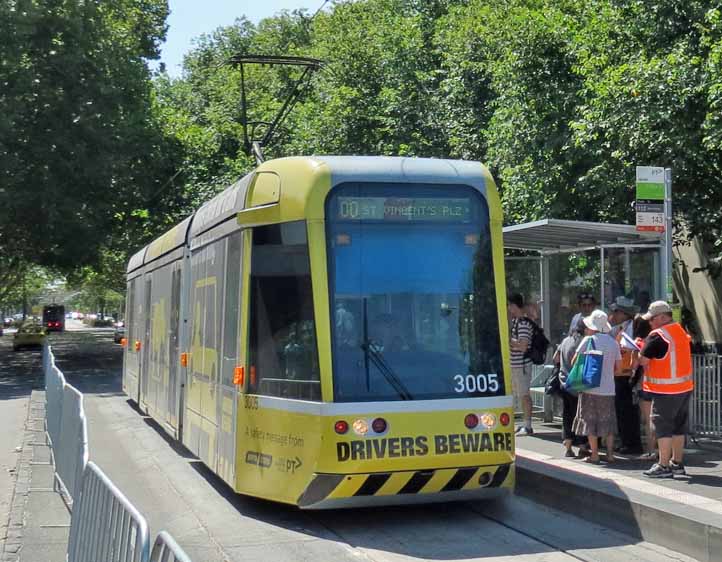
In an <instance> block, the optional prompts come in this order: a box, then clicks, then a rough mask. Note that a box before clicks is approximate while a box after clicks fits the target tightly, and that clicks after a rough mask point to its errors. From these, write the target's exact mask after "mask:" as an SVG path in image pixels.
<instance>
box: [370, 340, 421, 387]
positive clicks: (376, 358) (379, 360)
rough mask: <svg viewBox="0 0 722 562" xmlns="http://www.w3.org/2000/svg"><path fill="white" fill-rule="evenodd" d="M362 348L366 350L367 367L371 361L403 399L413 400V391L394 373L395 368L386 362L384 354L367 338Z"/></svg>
mask: <svg viewBox="0 0 722 562" xmlns="http://www.w3.org/2000/svg"><path fill="white" fill-rule="evenodd" d="M361 349H363V351H364V359H365V361H366V365H367V367H366V368H367V369H368V361H371V363H373V365H374V367H376V368H377V369H378V371H379V373H381V374H382V375H383V376H384V378H385V379H386V380H387V381H388V383H389V384H390V385H391V386H392V387H393V388H394V390H395V391H396V392H397V393H398V395H399V396H400V397H401V398H402V399H403V400H413V397H412V396H411V393H410V392H409V391H408V389H407V388H406V387H405V386H404V383H402V382H401V379H399V377H398V376H397V375H396V373H394V370H393V369H392V368H391V367H390V366H389V364H388V363H387V362H386V359H385V358H384V356H383V355H382V354H381V353H380V352H378V351H377V350H376V349H374V346H373V344H372V343H371V342H370V341H369V340H366V341H365V342H364V343H362V344H361Z"/></svg>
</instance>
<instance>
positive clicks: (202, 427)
mask: <svg viewBox="0 0 722 562" xmlns="http://www.w3.org/2000/svg"><path fill="white" fill-rule="evenodd" d="M501 226H502V217H501V207H500V202H499V198H498V195H497V191H496V187H495V185H494V182H493V180H492V178H491V176H490V174H489V172H488V171H487V170H486V169H485V168H484V167H483V166H482V165H481V164H479V163H477V162H463V161H450V160H428V159H409V158H384V157H342V156H337V157H308V158H300V157H299V158H284V159H279V160H274V161H269V162H266V163H264V164H262V165H260V166H259V167H258V168H257V169H256V170H255V171H254V172H252V173H251V174H249V175H247V176H245V177H244V178H242V179H241V180H240V181H238V182H237V183H236V184H234V185H232V186H231V187H229V188H228V189H227V190H225V191H224V192H222V193H220V194H219V195H218V196H216V197H215V198H213V199H212V200H211V201H209V202H208V203H206V204H205V205H203V206H202V207H200V208H199V209H198V210H197V211H196V212H195V213H194V214H193V215H192V216H190V217H188V218H187V219H186V220H184V221H183V222H181V223H180V224H178V225H177V226H176V227H174V228H173V229H171V230H170V231H169V232H167V233H166V234H164V235H163V236H161V237H160V238H158V239H157V240H155V241H154V242H152V243H151V244H149V245H148V246H147V247H146V248H143V249H142V250H141V251H140V252H138V253H137V254H135V255H134V256H133V257H132V258H131V260H130V262H129V264H128V296H127V303H128V304H127V311H126V324H127V332H126V336H127V340H128V341H127V346H126V349H125V355H124V365H123V390H124V391H125V392H126V393H127V394H128V396H129V397H130V398H131V399H132V400H134V401H136V402H137V404H138V405H139V407H140V408H141V409H142V410H143V411H146V412H147V413H148V414H149V415H150V416H152V417H153V418H155V419H156V420H157V421H158V422H159V423H160V424H161V425H162V426H163V427H164V428H165V429H166V430H167V431H168V432H169V433H170V434H171V435H172V436H173V437H174V438H176V439H178V440H180V441H182V443H183V445H185V447H187V448H188V449H189V450H190V451H192V452H193V453H194V454H196V455H197V456H198V457H199V458H200V459H201V460H202V461H203V462H204V463H205V464H206V465H207V466H208V467H209V468H210V469H211V470H212V471H214V472H215V473H216V474H218V475H219V476H220V477H221V478H222V479H223V480H224V481H226V482H227V483H228V484H229V485H230V486H231V487H232V488H233V489H234V490H235V491H237V492H239V493H242V494H248V495H252V496H258V497H263V498H268V499H271V500H275V501H279V502H284V503H290V504H295V505H298V506H300V507H301V508H308V509H323V508H336V507H351V506H361V505H379V504H381V505H383V504H400V503H411V502H432V501H447V500H456V499H472V498H483V497H490V496H494V495H498V494H501V493H504V492H509V491H511V490H512V489H513V486H514V436H513V404H512V397H511V379H510V370H509V351H508V345H507V341H506V337H505V334H506V333H507V325H506V324H507V321H506V314H505V305H506V295H505V282H504V261H503V248H502V234H501Z"/></svg>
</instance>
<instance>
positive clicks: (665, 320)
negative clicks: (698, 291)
mask: <svg viewBox="0 0 722 562" xmlns="http://www.w3.org/2000/svg"><path fill="white" fill-rule="evenodd" d="M644 318H645V319H647V320H649V323H650V325H651V327H652V331H651V332H650V334H649V336H647V339H646V340H645V342H644V347H643V348H642V352H641V357H640V358H639V363H640V364H641V365H642V366H644V367H645V373H644V380H643V383H642V387H643V390H644V391H645V392H649V393H651V394H652V415H651V419H652V425H653V427H654V431H655V433H656V434H657V442H658V444H659V462H657V463H655V464H654V465H653V466H652V468H650V469H649V470H645V471H644V473H643V474H644V476H646V477H647V478H673V477H674V475H684V474H686V471H685V468H684V464H683V463H682V457H683V455H684V439H685V435H686V434H687V422H688V417H689V399H690V396H691V394H692V390H693V389H694V382H693V377H692V350H691V346H690V337H689V335H688V334H687V332H686V331H685V330H684V328H683V327H682V326H681V325H680V324H679V323H677V322H675V321H674V320H673V319H672V309H671V307H670V306H669V305H668V304H667V303H666V302H664V301H656V302H653V303H652V304H650V305H649V311H648V312H647V313H646V314H645V315H644Z"/></svg>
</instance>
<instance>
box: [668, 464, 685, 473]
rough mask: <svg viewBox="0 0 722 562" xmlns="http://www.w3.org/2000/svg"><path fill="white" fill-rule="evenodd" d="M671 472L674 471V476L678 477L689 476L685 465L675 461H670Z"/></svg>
mask: <svg viewBox="0 0 722 562" xmlns="http://www.w3.org/2000/svg"><path fill="white" fill-rule="evenodd" d="M669 470H671V471H672V474H674V475H676V476H687V471H686V470H685V469H684V465H683V464H682V463H681V462H680V463H676V462H674V461H669Z"/></svg>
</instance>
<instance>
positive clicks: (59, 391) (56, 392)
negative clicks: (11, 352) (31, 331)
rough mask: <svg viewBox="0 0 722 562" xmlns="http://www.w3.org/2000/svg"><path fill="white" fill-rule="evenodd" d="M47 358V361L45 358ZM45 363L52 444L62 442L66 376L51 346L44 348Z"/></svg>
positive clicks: (48, 428) (47, 413) (49, 431)
mask: <svg viewBox="0 0 722 562" xmlns="http://www.w3.org/2000/svg"><path fill="white" fill-rule="evenodd" d="M46 358H47V361H45V359H46ZM43 359H44V363H45V401H46V406H45V416H46V417H45V430H46V431H47V433H48V439H49V440H50V445H51V446H57V445H58V444H59V442H60V422H61V419H62V413H63V387H64V386H65V377H63V374H62V373H61V372H60V371H59V370H58V368H57V367H56V366H55V358H54V357H53V354H52V352H51V351H50V348H49V347H47V346H46V347H44V348H43Z"/></svg>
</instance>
